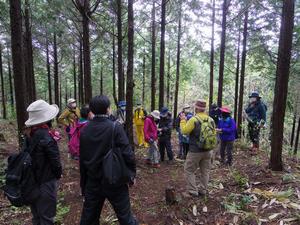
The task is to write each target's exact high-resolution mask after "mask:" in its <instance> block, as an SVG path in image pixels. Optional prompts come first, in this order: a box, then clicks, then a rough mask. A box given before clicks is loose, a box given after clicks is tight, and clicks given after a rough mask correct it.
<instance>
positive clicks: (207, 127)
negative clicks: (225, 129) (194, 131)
mask: <svg viewBox="0 0 300 225" xmlns="http://www.w3.org/2000/svg"><path fill="white" fill-rule="evenodd" d="M195 118H196V119H197V121H198V124H199V126H200V134H199V138H197V139H198V140H197V146H198V148H199V149H203V150H206V151H209V150H212V149H214V148H215V147H216V145H217V133H216V130H215V125H214V122H213V120H212V119H210V117H207V118H206V119H204V120H203V119H200V118H199V117H197V116H195ZM211 120H212V121H211Z"/></svg>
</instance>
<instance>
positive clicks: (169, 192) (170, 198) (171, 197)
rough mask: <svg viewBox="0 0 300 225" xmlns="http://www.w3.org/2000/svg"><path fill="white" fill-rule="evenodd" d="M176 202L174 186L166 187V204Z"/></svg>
mask: <svg viewBox="0 0 300 225" xmlns="http://www.w3.org/2000/svg"><path fill="white" fill-rule="evenodd" d="M176 202H177V199H176V193H175V188H173V187H168V188H167V189H166V203H167V205H173V204H175V203H176Z"/></svg>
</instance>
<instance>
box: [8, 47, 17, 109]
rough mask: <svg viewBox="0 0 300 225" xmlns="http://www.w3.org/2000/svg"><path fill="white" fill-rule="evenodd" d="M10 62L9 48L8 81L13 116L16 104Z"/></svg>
mask: <svg viewBox="0 0 300 225" xmlns="http://www.w3.org/2000/svg"><path fill="white" fill-rule="evenodd" d="M10 60H11V58H10V54H9V50H8V47H7V67H8V79H9V92H10V104H11V113H12V114H13V112H14V108H15V102H14V90H13V80H12V76H11V65H10Z"/></svg>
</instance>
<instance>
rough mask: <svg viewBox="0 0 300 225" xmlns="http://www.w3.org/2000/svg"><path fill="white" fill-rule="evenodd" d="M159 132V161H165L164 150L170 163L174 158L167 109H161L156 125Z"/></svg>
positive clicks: (170, 123)
mask: <svg viewBox="0 0 300 225" xmlns="http://www.w3.org/2000/svg"><path fill="white" fill-rule="evenodd" d="M158 131H159V135H158V136H159V138H158V144H159V152H160V160H161V161H162V162H163V161H164V160H165V149H166V150H167V155H168V158H169V161H170V162H172V160H173V158H174V156H173V151H172V146H171V134H172V118H171V113H170V112H169V109H168V108H167V107H163V108H162V109H161V111H160V120H159V124H158Z"/></svg>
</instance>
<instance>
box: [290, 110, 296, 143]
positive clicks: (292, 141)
mask: <svg viewBox="0 0 300 225" xmlns="http://www.w3.org/2000/svg"><path fill="white" fill-rule="evenodd" d="M296 107H297V106H296ZM296 121H297V114H296V112H295V113H294V117H293V128H292V134H291V148H292V147H293V144H294V137H295V129H296Z"/></svg>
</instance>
